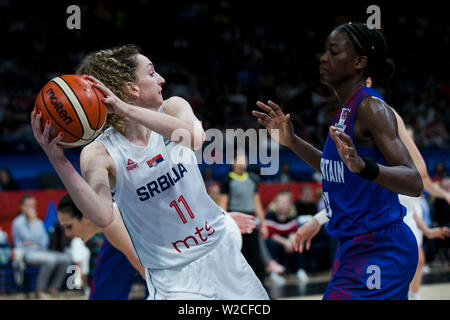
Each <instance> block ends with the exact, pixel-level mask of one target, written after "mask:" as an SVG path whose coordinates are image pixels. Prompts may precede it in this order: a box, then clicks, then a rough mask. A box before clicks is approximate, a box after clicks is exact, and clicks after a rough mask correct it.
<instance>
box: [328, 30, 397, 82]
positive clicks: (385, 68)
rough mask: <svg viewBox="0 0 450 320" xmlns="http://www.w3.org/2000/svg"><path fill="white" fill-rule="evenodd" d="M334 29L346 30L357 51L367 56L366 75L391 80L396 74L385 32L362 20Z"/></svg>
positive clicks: (379, 79)
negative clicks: (372, 27) (369, 25)
mask: <svg viewBox="0 0 450 320" xmlns="http://www.w3.org/2000/svg"><path fill="white" fill-rule="evenodd" d="M334 30H342V31H344V32H345V33H346V34H347V36H348V37H349V39H350V40H351V42H352V44H353V47H354V48H355V51H356V52H357V53H358V54H361V55H363V56H366V57H367V68H366V69H365V70H364V76H365V77H366V78H367V77H372V78H373V79H374V80H375V81H384V80H389V79H391V78H392V76H393V75H394V70H395V67H394V62H393V60H392V59H391V58H390V57H389V48H388V45H387V43H386V39H385V38H384V36H383V34H382V33H381V32H380V31H378V30H377V29H370V28H369V27H367V25H365V24H364V23H361V22H349V23H345V24H341V25H339V26H337V27H336V28H335V29H334Z"/></svg>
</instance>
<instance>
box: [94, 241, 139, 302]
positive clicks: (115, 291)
mask: <svg viewBox="0 0 450 320" xmlns="http://www.w3.org/2000/svg"><path fill="white" fill-rule="evenodd" d="M136 274H137V271H136V269H134V267H133V266H132V265H131V263H130V262H129V261H128V259H127V257H126V256H125V255H124V254H123V253H122V252H120V251H119V250H117V249H116V248H114V247H113V246H112V245H111V243H109V242H108V240H107V239H106V238H104V242H103V246H102V248H101V249H100V252H99V254H98V256H97V262H96V265H95V269H94V272H93V276H92V279H91V294H90V297H89V299H90V300H128V295H129V293H130V290H131V286H132V284H133V280H134V278H135V276H136ZM142 281H143V280H142Z"/></svg>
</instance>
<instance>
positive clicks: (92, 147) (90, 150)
mask: <svg viewBox="0 0 450 320" xmlns="http://www.w3.org/2000/svg"><path fill="white" fill-rule="evenodd" d="M107 157H109V153H108V151H107V150H106V148H105V146H104V145H103V143H101V142H100V141H97V140H95V141H92V142H91V143H90V144H88V145H87V146H85V147H84V148H83V149H82V150H81V154H80V161H82V162H90V161H95V160H96V159H97V160H98V159H104V158H107Z"/></svg>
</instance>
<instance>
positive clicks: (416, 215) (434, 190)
mask: <svg viewBox="0 0 450 320" xmlns="http://www.w3.org/2000/svg"><path fill="white" fill-rule="evenodd" d="M391 109H392V111H393V112H394V114H395V116H396V118H397V126H398V134H399V136H400V139H401V140H402V142H403V143H404V145H405V147H406V149H407V150H408V152H409V154H410V155H411V158H412V160H413V162H414V165H415V166H416V168H417V170H418V171H419V173H420V175H421V177H422V181H423V186H424V189H425V190H426V191H427V192H428V193H429V194H430V195H431V196H433V197H437V198H442V199H445V200H446V201H447V202H448V203H449V204H450V193H449V192H447V191H446V190H444V189H442V188H441V187H440V186H439V184H438V183H435V182H433V181H432V180H431V179H430V177H429V175H428V171H427V167H426V164H425V161H424V159H423V157H422V155H421V154H420V152H419V150H418V148H417V146H416V144H415V143H414V138H413V137H414V135H413V132H412V130H411V129H407V128H406V126H405V124H404V122H403V119H402V118H401V117H400V115H399V114H398V113H397V112H396V111H395V110H394V109H393V108H391ZM399 200H400V203H401V204H402V205H404V206H405V207H406V209H407V211H406V216H405V217H404V218H403V220H404V222H405V223H406V224H407V225H408V226H409V227H410V228H411V230H412V232H413V233H414V235H415V237H416V240H417V243H418V247H419V261H418V264H417V270H416V274H415V275H414V278H413V280H412V281H411V284H410V288H409V299H411V300H417V299H420V295H419V289H420V285H421V282H422V267H423V265H424V264H425V255H424V251H423V248H422V242H423V235H424V234H425V236H426V237H427V238H429V239H434V238H440V239H444V238H445V237H450V229H449V228H448V227H440V228H439V227H438V228H428V226H427V225H426V224H425V222H424V221H423V215H422V212H423V211H422V207H421V204H420V197H410V196H406V195H401V194H399ZM328 221H329V219H328V217H327V215H326V211H325V209H324V210H322V211H320V212H318V213H317V214H316V215H315V216H314V219H312V220H311V221H310V222H308V223H306V224H305V225H303V226H301V227H300V228H299V229H298V230H297V233H296V235H295V239H294V248H295V249H296V251H300V252H303V246H304V245H305V248H306V250H309V248H310V245H311V240H312V238H314V236H315V235H316V234H317V232H319V230H320V227H321V225H323V224H325V223H326V222H328Z"/></svg>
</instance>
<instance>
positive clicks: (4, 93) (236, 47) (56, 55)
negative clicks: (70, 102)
mask: <svg viewBox="0 0 450 320" xmlns="http://www.w3.org/2000/svg"><path fill="white" fill-rule="evenodd" d="M22 5H23V4H21V2H20V1H17V2H16V1H14V2H13V1H11V0H2V1H0V35H1V38H2V40H3V43H4V44H5V45H2V46H1V47H0V57H1V59H0V152H3V153H7V152H9V153H18V152H35V151H39V150H40V149H39V146H38V145H37V144H36V142H35V141H34V138H33V134H32V131H31V127H30V125H29V120H30V113H31V110H32V108H33V106H34V100H35V98H36V95H37V93H38V92H39V90H40V89H41V87H42V86H43V85H44V84H45V83H46V82H47V81H49V80H50V79H52V78H53V77H55V76H58V75H61V74H66V73H73V72H74V71H75V68H76V66H77V65H78V63H79V62H80V61H81V60H82V59H83V57H84V56H85V55H86V54H87V53H88V52H91V51H93V50H99V49H103V48H108V47H112V46H116V45H121V44H126V43H135V44H137V45H138V46H140V47H141V48H142V51H143V53H144V54H145V55H147V56H148V57H149V58H150V60H152V62H153V63H154V64H155V68H156V70H157V71H158V73H160V74H161V75H162V76H163V77H164V78H165V80H166V84H165V85H164V87H163V95H164V96H165V97H169V96H172V95H178V96H181V97H184V98H185V99H187V100H188V101H189V102H190V104H191V106H192V107H193V109H194V112H195V113H196V115H197V116H198V117H199V119H200V120H202V121H203V126H204V129H205V130H206V129H208V128H218V129H221V130H224V129H225V128H242V129H244V130H245V129H249V128H255V129H257V128H260V125H259V124H258V123H257V122H256V120H255V118H254V117H253V116H252V115H251V110H252V109H254V108H255V102H256V101H257V100H262V101H266V100H268V99H271V100H273V101H275V102H277V103H278V104H279V105H281V106H282V108H283V110H284V111H285V112H286V113H291V119H292V120H293V123H294V127H295V130H296V133H297V134H298V135H299V136H300V137H302V138H303V139H305V140H306V141H308V142H310V143H312V144H314V145H316V146H317V147H318V148H321V147H322V146H323V144H324V142H325V138H326V133H327V131H328V126H329V122H330V115H331V114H332V113H333V111H334V109H335V108H336V106H337V105H336V103H337V102H336V100H335V98H334V95H333V93H332V92H331V91H330V90H329V89H328V88H327V87H325V86H324V85H322V84H321V83H320V82H319V79H318V65H319V61H318V57H319V56H320V53H321V52H322V50H323V47H324V43H325V40H326V37H327V35H328V33H329V32H330V31H331V30H332V29H333V27H334V26H336V25H338V24H341V23H344V22H347V21H351V20H358V21H362V22H364V20H365V19H366V18H367V14H366V13H365V7H361V6H359V7H358V6H355V5H352V6H350V5H346V4H342V10H341V11H337V9H336V8H335V6H334V7H333V8H331V7H330V8H327V7H326V6H323V7H320V6H319V4H317V5H316V6H317V7H316V8H313V9H307V8H305V9H304V11H302V12H299V11H298V9H295V8H294V7H292V8H291V7H290V6H291V5H292V4H288V3H286V4H282V5H279V6H276V7H272V6H270V5H269V4H262V3H261V4H258V5H256V4H255V3H253V2H246V1H234V0H221V1H214V2H211V3H210V2H206V1H196V2H191V3H188V2H180V3H178V2H176V1H175V2H174V3H172V2H168V3H166V2H164V1H159V2H154V1H149V0H129V1H127V2H126V6H125V5H124V4H120V5H119V4H116V3H108V4H104V3H102V2H101V1H89V2H88V1H81V3H80V4H78V5H79V6H80V8H81V14H82V16H81V19H82V22H81V30H68V29H67V28H66V27H65V25H66V19H67V17H68V14H67V13H66V8H67V6H68V4H64V3H62V2H61V3H55V4H52V6H45V5H41V4H40V2H35V3H29V4H27V6H26V8H25V7H24V8H22V7H21V6H22ZM311 5H312V6H314V4H311ZM22 9H23V10H22ZM391 9H392V8H391ZM308 10H312V11H311V12H320V15H317V14H310V12H309V11H308ZM314 10H315V11H314ZM381 10H382V20H383V26H382V27H383V32H384V34H385V37H386V39H387V42H388V45H389V47H390V51H391V54H392V56H393V59H394V62H395V64H396V74H395V76H394V78H393V79H392V80H391V81H390V82H388V83H374V87H375V88H376V89H379V90H380V92H381V94H382V96H384V97H385V98H386V101H387V102H388V103H389V104H390V105H392V106H393V107H394V108H395V109H396V110H397V111H398V112H399V114H400V115H401V116H402V117H403V118H404V120H405V122H406V123H407V124H409V125H411V126H412V127H413V128H414V132H415V134H416V137H415V141H416V144H417V145H418V146H419V147H420V148H446V147H449V146H450V137H449V131H448V130H449V128H450V112H447V110H446V109H447V107H448V105H449V104H450V81H449V80H450V79H449V74H448V70H449V59H448V54H449V52H448V48H449V40H450V39H449V35H450V27H449V25H448V20H446V17H445V16H443V18H442V19H439V17H438V18H436V17H434V16H433V15H432V14H429V12H428V11H427V10H426V8H425V9H424V10H422V11H420V12H419V11H417V12H412V13H408V12H404V13H403V12H400V11H395V12H394V13H392V12H390V11H389V8H388V9H386V7H381ZM436 14H439V13H436ZM441 58H442V59H441ZM281 168H282V170H280V172H279V174H278V176H277V177H276V179H277V181H279V182H292V181H293V178H292V176H291V175H290V172H289V165H288V164H283V165H282V166H281ZM428 169H429V171H430V173H433V175H434V177H435V178H437V179H438V180H439V181H449V180H448V175H449V172H448V171H447V172H446V168H445V166H444V164H443V163H438V164H437V165H436V168H428ZM245 170H246V169H245ZM447 170H448V168H447ZM204 176H205V182H206V184H207V186H208V190H209V192H210V194H211V197H212V198H214V199H215V200H216V201H218V202H219V198H220V196H221V195H223V194H224V192H225V191H224V190H225V189H224V187H223V184H224V182H223V181H214V179H213V178H212V174H211V172H210V170H209V169H208V170H206V171H204ZM446 178H447V180H446ZM319 179H320V177H317V180H319ZM258 183H259V182H258V181H257V179H256V185H257V184H258ZM221 185H222V186H221ZM17 188H18V186H17V183H15V182H14V178H13V177H12V176H11V173H10V172H9V170H8V169H7V168H3V169H1V171H0V191H1V190H16V189H17ZM447 188H450V185H448V186H447ZM424 200H425V202H424V206H428V207H427V210H426V211H425V212H427V213H428V220H427V223H428V225H429V226H433V225H437V224H440V225H445V224H447V225H448V224H449V223H450V221H449V220H448V218H449V217H450V207H449V205H448V204H447V203H446V202H445V201H443V200H438V199H432V198H429V197H424ZM322 207H323V205H322V204H321V200H320V199H319V197H317V196H316V195H314V194H311V190H308V189H307V188H306V189H305V190H302V192H301V194H300V198H299V199H293V197H292V194H291V193H290V192H289V191H288V190H284V191H282V193H281V194H280V195H278V196H277V197H276V198H275V199H274V200H273V202H272V203H271V204H270V205H269V206H268V208H267V210H265V211H264V215H265V219H267V220H268V223H266V227H267V231H265V232H264V234H263V235H262V236H261V237H260V238H259V241H260V242H259V244H257V246H258V247H260V250H261V257H259V258H258V259H260V261H262V263H264V266H263V268H262V270H263V271H262V273H263V276H262V277H266V276H268V277H270V279H271V280H273V281H275V282H278V283H280V282H283V281H284V280H283V279H284V278H283V276H284V275H286V274H287V273H295V274H296V275H297V277H298V278H299V280H301V281H307V279H308V276H307V275H308V274H310V273H315V272H319V271H323V270H328V268H329V267H330V265H331V261H332V258H333V254H334V251H333V246H334V244H333V240H332V239H331V238H329V237H328V236H327V234H326V233H325V232H324V228H322V230H321V233H320V234H318V236H317V237H316V238H315V239H314V240H313V243H312V247H311V250H310V251H309V252H308V253H305V254H303V255H300V254H299V253H297V252H295V251H294V250H293V248H292V236H293V230H294V229H295V228H294V229H289V226H291V224H293V225H295V227H298V226H301V225H302V224H304V223H306V222H307V221H309V220H310V219H312V216H313V215H314V214H315V213H316V212H317V211H319V210H320V209H322ZM280 226H282V227H281V228H279V227H280ZM283 226H285V227H283ZM259 227H260V225H259ZM259 227H258V228H259ZM41 231H42V230H41ZM294 231H295V230H294ZM0 236H1V235H0ZM47 236H48V235H47ZM257 239H258V238H257ZM0 240H1V238H0ZM244 241H247V240H245V239H244ZM47 242H48V241H47ZM47 242H46V244H45V246H46V248H45V249H46V250H47V249H48V243H47ZM424 245H425V250H426V256H427V261H428V262H430V263H431V262H433V263H447V264H448V261H449V256H448V254H449V251H448V248H449V246H448V241H447V242H440V240H425V243H424ZM69 247H70V246H69ZM69 247H67V246H66V247H64V248H61V250H62V251H64V252H66V253H67V252H68V251H67V250H68V248H69ZM96 247H98V245H97V246H96ZM66 249H67V250H66ZM305 257H306V259H305ZM70 263H74V261H73V259H72V261H71V262H70ZM280 276H281V277H280ZM47 280H48V279H44V280H41V282H42V283H44V282H48V281H47ZM81 280H84V279H81ZM81 280H80V281H81ZM58 281H59V280H58ZM61 281H62V280H61ZM84 281H86V280H84ZM84 284H85V283H84ZM46 285H48V284H46ZM55 285H56V286H60V283H55ZM44 288H45V289H46V287H45V286H44V285H43V284H42V290H44Z"/></svg>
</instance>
